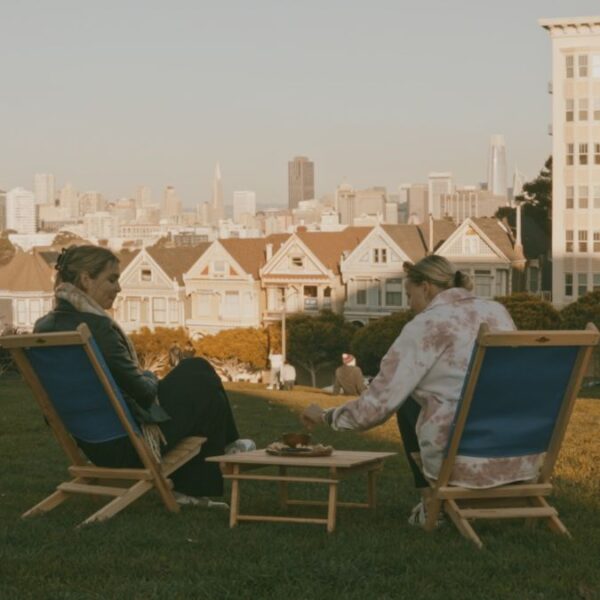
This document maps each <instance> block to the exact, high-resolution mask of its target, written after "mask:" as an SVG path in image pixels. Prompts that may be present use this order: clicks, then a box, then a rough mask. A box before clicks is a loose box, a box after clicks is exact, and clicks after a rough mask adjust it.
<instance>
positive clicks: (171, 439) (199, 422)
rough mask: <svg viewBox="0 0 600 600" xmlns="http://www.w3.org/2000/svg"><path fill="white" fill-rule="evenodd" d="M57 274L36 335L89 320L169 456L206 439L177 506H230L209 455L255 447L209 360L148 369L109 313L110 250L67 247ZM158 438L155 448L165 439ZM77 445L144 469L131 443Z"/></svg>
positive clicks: (186, 473) (93, 456)
mask: <svg viewBox="0 0 600 600" xmlns="http://www.w3.org/2000/svg"><path fill="white" fill-rule="evenodd" d="M56 270H57V276H56V281H55V307H54V310H52V311H51V312H50V313H48V314H47V315H45V316H44V317H42V318H41V319H39V320H38V321H37V322H36V324H35V327H34V331H35V332H36V333H48V332H53V331H72V330H74V329H76V328H77V326H78V325H80V324H81V323H86V324H87V325H88V327H89V328H90V331H91V333H92V335H93V337H94V340H95V341H96V343H97V345H98V348H99V349H100V352H101V353H102V355H103V357H104V359H105V361H106V364H107V366H108V369H109V370H110V372H111V374H112V376H113V378H114V380H115V382H116V383H117V385H118V386H119V388H120V390H121V392H122V394H123V397H124V399H125V401H126V402H127V404H128V405H129V407H130V408H131V411H132V414H133V415H134V418H135V419H136V420H137V421H138V423H140V425H141V426H142V428H143V429H145V430H147V429H150V430H153V431H154V432H157V433H159V435H160V438H161V439H162V443H163V445H164V447H163V450H164V451H165V452H168V451H169V450H170V449H171V448H172V447H174V446H176V445H177V443H178V442H179V441H180V440H181V439H182V438H184V437H187V436H193V435H197V436H202V437H206V438H207V441H206V442H205V443H204V444H203V446H202V449H201V451H200V453H199V454H198V455H197V456H195V457H194V458H192V459H191V460H190V461H189V462H187V463H186V464H185V465H184V466H183V467H181V468H180V469H178V470H177V471H175V472H174V473H173V475H172V479H173V483H174V486H175V498H176V499H177V501H178V502H179V503H180V504H193V505H202V506H208V507H213V506H214V507H219V506H220V507H226V506H227V505H226V504H225V503H223V502H214V501H212V500H210V499H209V498H208V496H221V495H222V494H223V477H222V475H221V471H220V469H219V466H218V465H217V464H216V463H207V462H206V461H205V458H206V457H208V456H217V455H220V454H223V453H226V452H239V451H244V450H253V449H254V448H255V446H254V442H252V440H240V439H238V438H239V435H238V431H237V427H236V424H235V420H234V418H233V413H232V412H231V407H230V405H229V400H228V398H227V394H226V393H225V390H224V389H223V385H222V383H221V380H220V379H219V377H218V375H217V374H216V373H215V371H214V369H213V368H212V366H211V365H210V363H208V362H207V361H206V360H204V359H203V358H187V359H186V360H182V361H181V362H180V363H179V364H178V365H177V366H176V368H174V369H173V370H172V371H171V372H170V373H169V374H168V375H167V376H166V377H165V378H164V379H161V380H159V379H158V378H157V377H156V375H154V373H151V372H150V371H142V369H141V368H140V366H139V363H138V360H137V356H136V353H135V350H134V348H133V345H132V344H131V342H130V340H129V338H128V337H127V336H126V335H125V333H124V332H123V330H122V329H121V327H119V325H118V324H117V323H116V322H115V321H114V320H113V319H112V318H111V317H110V315H109V314H108V313H107V312H106V311H107V310H109V309H110V308H111V307H112V305H113V303H114V301H115V298H116V296H117V294H118V293H119V292H120V291H121V287H120V286H119V275H120V270H119V259H118V258H117V256H116V255H115V254H113V253H112V252H111V251H110V250H108V249H107V248H102V247H100V246H91V245H88V246H71V247H70V248H68V249H67V250H65V249H63V251H62V253H61V254H60V256H59V258H58V262H57V264H56ZM84 400H85V398H84V397H82V402H83V401H84ZM147 425H149V426H150V427H149V428H147V427H146V426H147ZM153 426H154V427H153ZM156 426H158V429H159V430H160V431H158V430H157V429H156ZM154 441H155V443H156V445H155V449H157V448H156V446H157V445H159V444H160V442H159V441H158V440H156V439H155V440H154ZM76 442H77V444H78V446H79V447H80V448H81V449H82V450H83V452H84V454H85V455H86V456H87V457H88V458H89V459H90V460H91V461H92V462H93V463H94V464H96V465H98V466H104V467H137V466H140V462H139V457H138V455H137V453H136V452H135V450H134V448H133V445H132V444H131V441H130V440H129V438H119V439H116V440H111V441H108V442H102V443H89V442H85V441H84V440H78V439H76ZM151 445H152V444H151Z"/></svg>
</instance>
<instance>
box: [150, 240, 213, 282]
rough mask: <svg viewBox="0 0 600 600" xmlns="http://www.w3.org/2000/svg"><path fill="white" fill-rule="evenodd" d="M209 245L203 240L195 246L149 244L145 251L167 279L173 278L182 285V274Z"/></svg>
mask: <svg viewBox="0 0 600 600" xmlns="http://www.w3.org/2000/svg"><path fill="white" fill-rule="evenodd" d="M210 245H211V243H210V242H203V243H201V244H198V245H197V246H189V247H187V246H186V247H180V248H156V247H154V246H150V247H148V248H146V252H147V253H148V254H149V255H150V256H151V257H152V258H153V259H154V261H155V262H156V264H157V265H158V266H159V267H160V268H161V269H162V270H163V271H164V273H165V274H166V275H167V277H169V279H171V280H172V279H175V280H176V281H177V283H178V284H179V285H183V274H184V273H187V272H188V271H189V270H190V269H191V267H192V265H193V264H194V263H195V262H196V261H197V260H198V259H199V258H200V257H201V256H202V255H203V254H204V253H205V252H206V250H208V248H209V246H210Z"/></svg>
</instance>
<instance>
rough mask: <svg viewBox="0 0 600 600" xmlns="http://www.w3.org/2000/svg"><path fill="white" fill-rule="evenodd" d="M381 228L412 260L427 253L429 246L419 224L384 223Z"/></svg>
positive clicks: (420, 257) (416, 259)
mask: <svg viewBox="0 0 600 600" xmlns="http://www.w3.org/2000/svg"><path fill="white" fill-rule="evenodd" d="M381 229H383V231H385V233H387V234H388V236H389V237H390V239H391V240H392V241H393V242H394V243H395V244H396V245H397V246H398V247H399V248H400V249H401V250H402V251H403V252H404V253H405V254H406V255H407V256H408V258H409V259H410V260H411V261H412V262H417V261H418V260H421V259H422V258H423V257H424V256H425V255H426V253H427V247H426V245H425V242H424V241H423V236H422V235H421V232H420V231H419V228H418V226H417V225H382V226H381Z"/></svg>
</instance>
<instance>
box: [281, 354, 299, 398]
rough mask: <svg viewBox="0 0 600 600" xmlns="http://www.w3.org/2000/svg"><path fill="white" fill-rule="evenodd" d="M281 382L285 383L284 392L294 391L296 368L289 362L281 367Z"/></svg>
mask: <svg viewBox="0 0 600 600" xmlns="http://www.w3.org/2000/svg"><path fill="white" fill-rule="evenodd" d="M281 381H283V389H284V390H288V391H289V390H293V389H294V384H295V383H296V368H295V367H294V365H291V364H290V363H289V362H288V361H287V360H286V361H285V362H284V363H283V366H282V367H281Z"/></svg>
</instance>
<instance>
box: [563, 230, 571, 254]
mask: <svg viewBox="0 0 600 600" xmlns="http://www.w3.org/2000/svg"><path fill="white" fill-rule="evenodd" d="M565 252H573V230H572V229H567V230H566V231H565Z"/></svg>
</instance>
